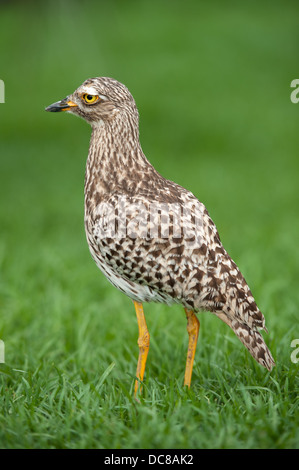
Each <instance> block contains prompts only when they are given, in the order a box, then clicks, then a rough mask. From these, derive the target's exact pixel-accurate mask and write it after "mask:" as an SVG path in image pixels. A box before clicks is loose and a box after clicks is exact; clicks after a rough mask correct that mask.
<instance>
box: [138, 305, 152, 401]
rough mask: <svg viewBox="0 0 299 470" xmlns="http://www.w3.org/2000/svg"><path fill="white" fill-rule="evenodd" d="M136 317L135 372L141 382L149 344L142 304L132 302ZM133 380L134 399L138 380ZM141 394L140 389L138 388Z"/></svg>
mask: <svg viewBox="0 0 299 470" xmlns="http://www.w3.org/2000/svg"><path fill="white" fill-rule="evenodd" d="M134 306H135V310H136V315H137V322H138V329H139V336H138V346H139V357H138V364H137V371H136V377H137V379H139V380H140V381H142V380H143V376H144V371H145V364H146V359H147V355H148V350H149V343H150V335H149V332H148V329H147V326H146V322H145V316H144V313H143V307H142V304H140V303H139V302H134ZM137 379H136V380H135V387H134V396H135V397H136V394H137V391H138V387H139V380H137ZM140 392H141V387H140Z"/></svg>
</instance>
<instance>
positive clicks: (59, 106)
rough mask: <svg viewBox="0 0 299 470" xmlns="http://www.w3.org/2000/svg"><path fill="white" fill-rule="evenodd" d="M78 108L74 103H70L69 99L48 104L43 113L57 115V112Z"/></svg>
mask: <svg viewBox="0 0 299 470" xmlns="http://www.w3.org/2000/svg"><path fill="white" fill-rule="evenodd" d="M74 106H78V105H77V104H76V103H74V102H73V101H71V100H70V99H69V97H66V98H64V100H61V101H57V103H53V104H50V106H48V107H47V108H46V109H45V111H51V112H52V113H57V112H58V111H67V110H68V109H70V108H72V107H74Z"/></svg>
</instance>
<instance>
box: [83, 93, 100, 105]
mask: <svg viewBox="0 0 299 470" xmlns="http://www.w3.org/2000/svg"><path fill="white" fill-rule="evenodd" d="M98 99H99V97H98V96H97V95H89V94H88V93H84V94H83V95H82V100H83V101H85V103H87V104H93V103H95V102H96V101H98Z"/></svg>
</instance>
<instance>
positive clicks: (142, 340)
mask: <svg viewBox="0 0 299 470" xmlns="http://www.w3.org/2000/svg"><path fill="white" fill-rule="evenodd" d="M149 344H150V334H149V332H148V331H145V332H144V333H143V334H142V335H141V336H139V338H138V346H139V348H149Z"/></svg>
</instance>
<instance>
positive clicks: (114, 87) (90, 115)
mask: <svg viewBox="0 0 299 470" xmlns="http://www.w3.org/2000/svg"><path fill="white" fill-rule="evenodd" d="M46 111H52V112H58V111H66V112H69V113H72V114H75V115H77V116H80V117H82V118H83V119H85V120H86V121H87V122H89V123H90V124H91V125H92V126H96V125H98V124H100V123H103V122H106V121H111V120H113V119H114V118H115V117H116V116H117V115H119V113H126V114H127V113H129V114H131V115H132V114H135V115H137V116H138V111H137V108H136V104H135V101H134V98H133V97H132V95H131V93H130V92H129V90H128V89H127V87H125V85H123V84H122V83H120V82H118V81H117V80H114V79H113V78H108V77H97V78H89V79H87V80H85V82H84V83H82V85H81V86H79V88H77V90H75V91H74V92H73V93H72V94H70V95H68V96H67V97H66V98H64V99H63V100H61V101H57V102H56V103H53V104H51V105H50V106H48V107H47V108H46Z"/></svg>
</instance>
